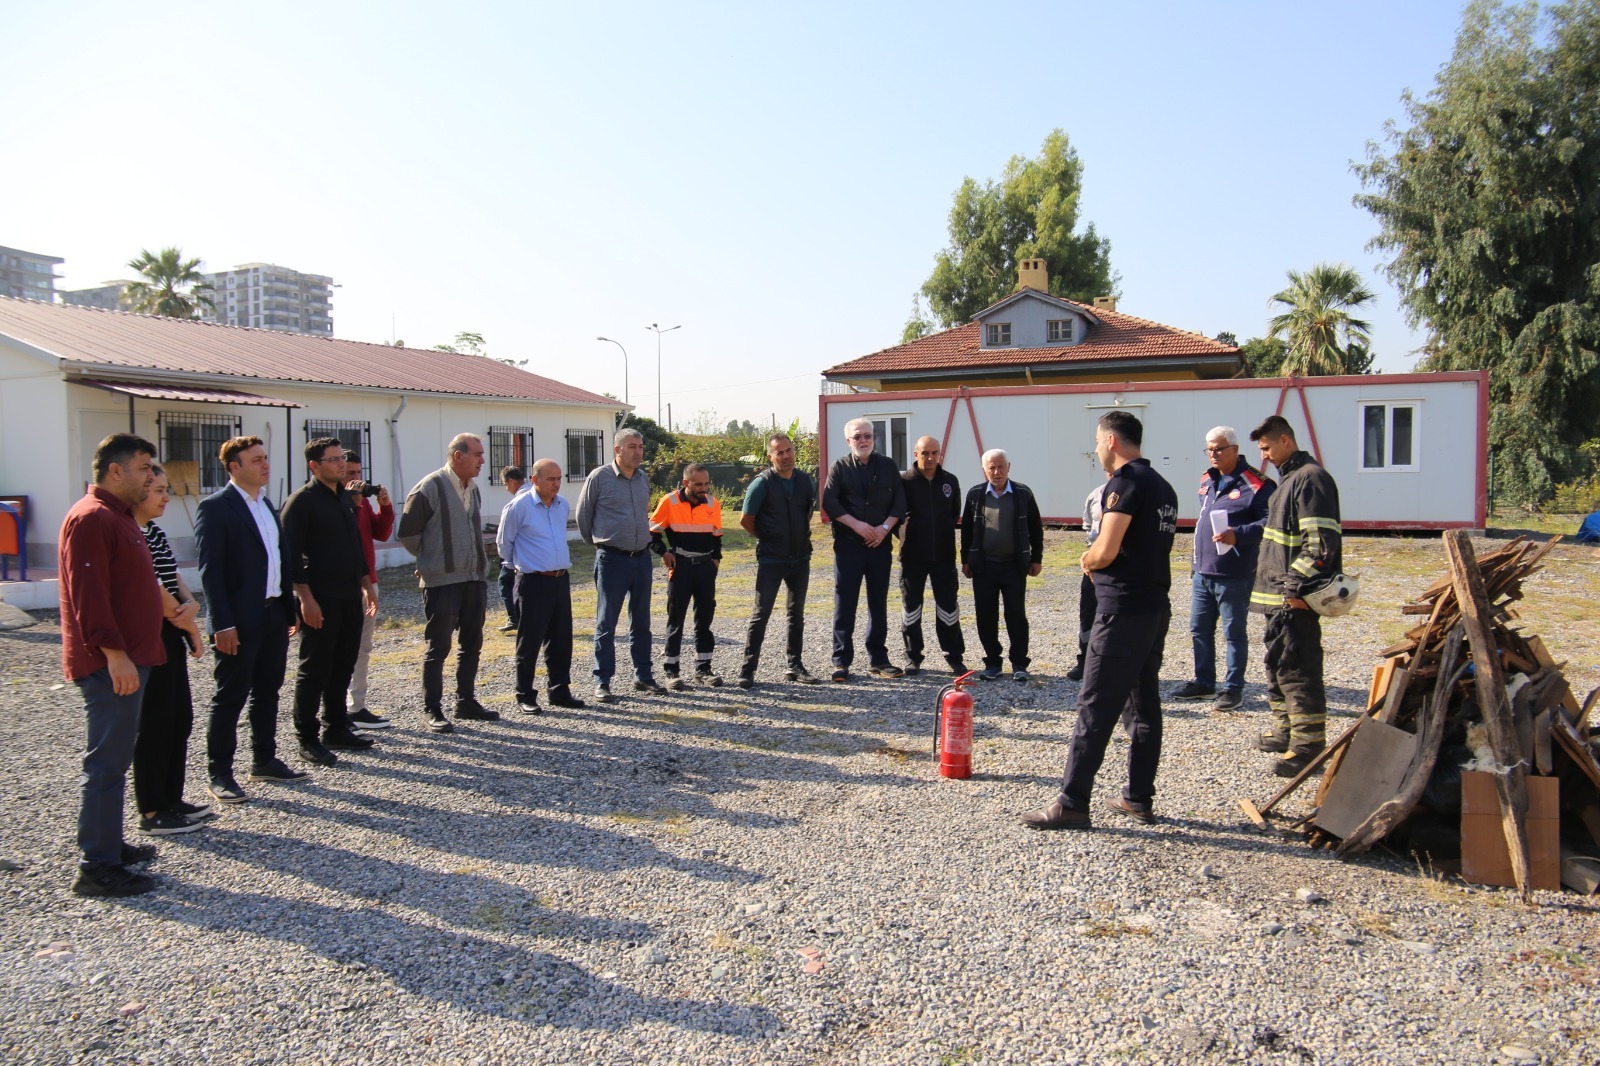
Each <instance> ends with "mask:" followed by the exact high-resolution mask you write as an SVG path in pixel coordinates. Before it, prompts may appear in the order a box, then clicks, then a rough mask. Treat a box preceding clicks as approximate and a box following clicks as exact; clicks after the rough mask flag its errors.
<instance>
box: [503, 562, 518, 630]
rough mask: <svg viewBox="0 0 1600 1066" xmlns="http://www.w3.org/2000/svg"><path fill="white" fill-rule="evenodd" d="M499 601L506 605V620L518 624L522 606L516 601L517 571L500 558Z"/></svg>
mask: <svg viewBox="0 0 1600 1066" xmlns="http://www.w3.org/2000/svg"><path fill="white" fill-rule="evenodd" d="M500 602H501V603H503V604H505V605H506V621H507V622H510V623H511V624H512V625H519V624H520V623H521V620H522V607H521V605H520V604H518V603H517V571H516V568H515V567H513V566H512V565H511V564H510V563H508V562H506V561H505V560H504V559H502V560H500Z"/></svg>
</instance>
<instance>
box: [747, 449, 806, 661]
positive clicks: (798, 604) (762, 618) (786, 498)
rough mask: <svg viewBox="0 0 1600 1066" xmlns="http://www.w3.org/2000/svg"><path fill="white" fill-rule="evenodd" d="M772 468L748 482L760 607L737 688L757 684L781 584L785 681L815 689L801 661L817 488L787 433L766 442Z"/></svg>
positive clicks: (749, 526) (754, 616)
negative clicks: (785, 634)
mask: <svg viewBox="0 0 1600 1066" xmlns="http://www.w3.org/2000/svg"><path fill="white" fill-rule="evenodd" d="M767 461H768V462H769V463H770V464H771V465H770V466H769V467H768V468H767V469H766V470H763V471H762V472H761V474H760V475H759V476H758V477H756V479H755V480H753V481H752V482H750V488H749V489H748V490H747V491H746V492H745V495H744V507H743V513H742V514H741V515H740V516H739V526H740V528H741V529H743V530H744V531H745V532H746V533H749V534H751V535H753V536H754V537H755V538H756V603H755V610H754V611H753V612H752V613H751V615H750V629H749V632H748V633H746V635H745V641H744V665H743V666H741V667H740V668H739V680H738V685H739V687H740V688H749V687H750V686H751V685H753V684H755V678H756V664H757V663H758V662H759V661H760V659H761V642H762V640H764V639H765V638H766V635H767V617H768V616H769V615H770V614H772V605H773V604H774V603H775V602H777V599H778V589H779V587H780V586H783V587H785V588H787V593H786V596H785V606H786V607H787V610H788V616H789V638H788V646H787V651H788V663H789V668H788V670H787V671H786V672H785V674H784V678H785V680H788V681H798V682H800V683H801V684H805V685H814V684H816V683H817V679H816V678H815V677H813V676H812V675H811V671H809V670H807V669H806V667H805V663H803V662H801V661H800V652H801V649H802V647H803V645H804V643H805V626H806V587H807V586H808V585H809V584H810V583H811V513H812V512H813V511H815V510H816V509H817V488H816V485H814V484H813V483H812V481H811V476H810V475H809V474H807V473H806V472H805V471H804V470H798V469H796V468H795V465H794V442H793V441H792V440H790V439H789V437H788V434H785V433H774V434H772V435H771V436H769V437H768V438H767Z"/></svg>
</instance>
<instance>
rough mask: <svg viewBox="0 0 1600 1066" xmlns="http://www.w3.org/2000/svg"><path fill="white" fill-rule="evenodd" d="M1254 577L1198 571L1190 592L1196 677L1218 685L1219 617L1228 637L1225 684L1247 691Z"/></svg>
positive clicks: (1240, 690) (1223, 683)
mask: <svg viewBox="0 0 1600 1066" xmlns="http://www.w3.org/2000/svg"><path fill="white" fill-rule="evenodd" d="M1255 583H1256V581H1255V578H1253V577H1248V576H1247V577H1210V576H1208V575H1206V574H1195V575H1194V579H1193V581H1192V582H1191V588H1190V595H1189V635H1190V637H1192V638H1193V639H1194V679H1195V680H1196V681H1198V682H1200V684H1202V685H1205V686H1206V687H1207V688H1216V687H1217V620H1218V619H1219V618H1220V619H1221V620H1222V635H1223V639H1224V640H1226V641H1227V645H1228V650H1227V674H1226V675H1225V677H1224V678H1223V682H1222V688H1223V689H1225V690H1227V691H1230V692H1243V691H1244V664H1245V662H1246V661H1247V660H1248V659H1249V657H1250V634H1249V629H1248V622H1249V617H1250V613H1249V612H1250V589H1251V588H1252V587H1253V586H1254V585H1255Z"/></svg>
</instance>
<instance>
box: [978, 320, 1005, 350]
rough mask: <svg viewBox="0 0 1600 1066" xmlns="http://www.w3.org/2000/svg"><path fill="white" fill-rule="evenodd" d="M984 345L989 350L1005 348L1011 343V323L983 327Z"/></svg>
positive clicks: (995, 323)
mask: <svg viewBox="0 0 1600 1066" xmlns="http://www.w3.org/2000/svg"><path fill="white" fill-rule="evenodd" d="M983 343H984V346H985V347H988V348H1004V347H1005V346H1006V345H1008V344H1010V343H1011V323H1009V322H991V323H990V324H989V325H987V326H984V327H983Z"/></svg>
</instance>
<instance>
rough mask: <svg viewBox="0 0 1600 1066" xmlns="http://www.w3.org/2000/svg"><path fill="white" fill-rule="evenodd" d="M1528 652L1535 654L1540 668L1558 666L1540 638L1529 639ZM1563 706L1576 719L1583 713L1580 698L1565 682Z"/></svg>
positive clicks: (1563, 686)
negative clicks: (1579, 704)
mask: <svg viewBox="0 0 1600 1066" xmlns="http://www.w3.org/2000/svg"><path fill="white" fill-rule="evenodd" d="M1528 650H1529V651H1531V652H1533V658H1534V661H1535V662H1537V663H1538V664H1539V665H1540V666H1554V665H1555V664H1556V660H1555V657H1554V656H1553V655H1551V654H1550V652H1549V650H1548V649H1547V648H1546V647H1545V646H1544V641H1543V640H1541V639H1539V637H1537V636H1532V637H1529V638H1528ZM1561 706H1562V707H1564V708H1565V709H1566V712H1567V713H1568V714H1570V715H1571V716H1572V717H1573V718H1574V719H1576V718H1577V717H1578V715H1579V714H1581V713H1582V711H1581V710H1580V708H1579V707H1578V698H1577V697H1576V696H1574V695H1573V694H1572V688H1571V687H1570V686H1569V685H1568V684H1567V683H1566V682H1565V681H1563V682H1561Z"/></svg>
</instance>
